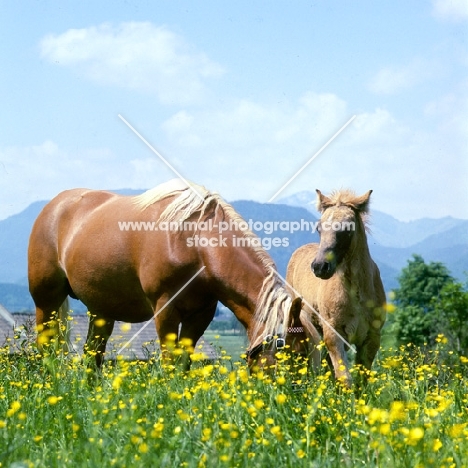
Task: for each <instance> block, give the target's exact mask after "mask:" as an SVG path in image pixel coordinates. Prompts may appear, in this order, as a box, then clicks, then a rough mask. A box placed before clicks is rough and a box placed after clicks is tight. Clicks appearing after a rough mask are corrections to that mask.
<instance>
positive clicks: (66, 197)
mask: <svg viewBox="0 0 468 468" xmlns="http://www.w3.org/2000/svg"><path fill="white" fill-rule="evenodd" d="M115 196H116V195H115V194H112V193H110V192H104V191H97V190H89V189H72V190H66V191H64V192H61V193H60V194H58V195H57V196H56V197H55V198H53V199H52V200H51V201H50V202H49V203H48V204H47V205H46V206H45V207H44V208H43V209H42V211H41V212H40V213H39V216H38V217H37V219H36V221H35V222H34V225H33V228H32V231H31V235H30V238H29V247H28V276H29V282H30V286H31V284H34V282H35V281H37V280H38V278H40V277H44V276H47V275H48V274H49V275H51V274H54V272H55V271H56V270H57V269H59V268H60V257H61V250H62V247H63V245H64V244H66V242H67V240H68V239H69V238H70V237H71V236H73V232H75V231H76V230H77V229H79V227H80V225H81V224H82V222H83V220H84V219H85V218H86V216H88V215H89V213H92V212H93V210H95V209H96V208H97V207H99V206H100V205H102V204H103V203H105V202H106V201H107V200H109V199H110V198H112V197H115Z"/></svg>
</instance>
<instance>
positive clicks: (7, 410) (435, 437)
mask: <svg viewBox="0 0 468 468" xmlns="http://www.w3.org/2000/svg"><path fill="white" fill-rule="evenodd" d="M213 339H214V341H215V342H216V339H215V338H214V337H213ZM438 341H439V343H438V348H437V349H435V350H433V351H431V352H429V353H427V354H426V355H424V354H422V353H421V352H420V351H419V350H418V349H417V348H415V347H413V346H406V347H401V348H398V349H395V348H392V347H389V348H385V349H382V350H381V352H380V353H379V355H378V359H377V360H376V362H375V364H374V369H373V371H372V373H371V375H370V379H369V383H368V386H367V387H366V388H365V389H364V390H363V391H362V392H361V393H360V394H356V393H355V392H354V391H350V390H347V389H345V388H341V387H340V386H339V384H337V383H336V382H334V381H333V380H332V377H331V374H330V372H329V370H328V368H327V366H326V364H325V361H324V362H323V366H322V369H321V370H319V371H318V372H316V373H315V374H312V373H311V372H310V371H308V370H307V367H306V365H305V363H304V362H299V361H297V362H294V363H292V364H291V363H289V362H288V361H287V359H286V356H279V357H280V361H284V362H282V363H280V364H279V365H278V367H277V369H276V371H275V373H274V374H272V375H267V374H265V373H262V372H260V373H257V374H252V375H251V374H249V372H248V369H247V367H246V365H245V363H244V362H243V360H242V359H238V357H239V353H237V355H236V356H234V358H231V356H229V355H228V353H227V351H226V350H225V349H220V350H219V351H220V354H221V358H220V359H219V360H217V361H216V362H211V363H208V364H206V363H205V362H203V356H201V355H200V353H198V352H197V350H195V353H194V355H193V359H194V364H193V366H192V369H191V370H190V371H189V372H187V373H183V372H181V371H178V370H177V369H175V368H174V367H173V366H172V365H169V364H162V363H161V360H160V359H159V358H158V356H154V357H153V358H150V359H149V360H148V361H124V360H117V361H115V362H107V363H106V364H105V365H104V367H103V369H102V374H101V375H100V376H97V377H96V376H95V374H94V372H92V371H90V369H88V368H87V367H86V365H85V364H84V363H83V360H82V358H81V357H80V356H61V355H56V354H55V353H53V352H50V354H48V355H46V356H45V357H42V356H40V355H39V354H38V353H37V351H36V350H35V347H34V345H32V344H29V343H24V344H23V349H24V352H23V353H21V354H15V355H11V354H9V349H10V347H11V345H12V343H11V342H10V343H8V342H7V343H6V344H5V346H4V347H3V348H1V350H0V376H1V377H0V466H1V467H11V468H21V467H30V468H33V467H44V466H47V467H67V466H70V467H72V466H73V467H140V466H141V467H147V466H157V467H190V468H192V467H193V468H202V467H213V468H214V467H216V468H218V467H223V466H226V467H245V466H255V467H295V468H296V467H297V468H299V467H308V468H309V467H338V466H339V467H356V466H365V467H433V466H434V467H435V466H437V467H439V468H445V467H463V466H468V417H467V416H468V410H467V408H468V388H467V387H468V379H467V370H468V360H467V359H465V358H458V357H455V356H454V355H451V354H449V353H448V352H447V351H446V349H445V348H444V346H445V343H444V342H445V341H446V340H445V338H444V337H443V336H440V337H439V340H438ZM449 361H450V362H451V364H450V365H448V364H447V362H449ZM353 372H354V374H357V373H359V372H360V370H359V369H353Z"/></svg>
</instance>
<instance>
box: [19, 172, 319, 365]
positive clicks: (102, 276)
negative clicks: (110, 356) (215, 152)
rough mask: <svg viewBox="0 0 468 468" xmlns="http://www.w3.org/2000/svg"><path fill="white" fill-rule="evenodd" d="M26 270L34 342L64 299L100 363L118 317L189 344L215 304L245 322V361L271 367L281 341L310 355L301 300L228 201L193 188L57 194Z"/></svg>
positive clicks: (171, 185) (36, 229)
mask: <svg viewBox="0 0 468 468" xmlns="http://www.w3.org/2000/svg"><path fill="white" fill-rule="evenodd" d="M239 238H242V239H243V240H244V242H243V243H242V244H239V243H238V240H239ZM28 266H29V271H28V276H29V289H30V292H31V295H32V297H33V299H34V303H35V305H36V322H37V326H38V331H39V335H38V346H39V348H41V346H42V345H43V343H44V342H45V341H47V339H48V336H49V335H51V334H53V333H54V331H53V330H51V326H50V322H51V319H52V318H53V313H54V311H62V312H63V308H61V304H62V303H64V301H65V300H66V299H67V296H71V297H73V298H77V299H80V300H81V301H82V302H83V303H84V304H85V305H86V306H87V307H88V310H89V311H90V312H91V318H90V324H89V330H88V337H87V342H86V344H87V348H88V349H89V350H91V351H94V352H95V353H96V354H95V357H96V364H97V366H98V367H100V366H101V364H102V361H103V354H104V351H105V347H106V343H107V340H108V338H109V336H110V335H111V333H112V330H113V327H114V322H115V321H116V320H120V321H125V322H143V321H147V320H149V319H151V318H152V317H153V316H155V322H156V330H157V333H158V336H159V338H160V341H161V344H162V345H164V344H165V343H167V340H166V337H167V336H168V335H169V334H175V336H177V339H178V340H181V339H183V338H185V339H187V338H188V339H190V340H191V342H192V343H193V344H195V343H196V342H197V341H198V339H199V338H200V337H201V336H202V334H203V332H204V331H205V330H206V328H207V327H208V325H209V323H210V322H211V321H212V319H213V317H214V314H215V311H216V304H217V302H218V301H221V302H222V303H223V304H224V305H225V306H227V307H228V308H229V309H230V310H231V311H232V312H233V313H234V314H235V316H236V317H237V319H238V320H239V321H240V322H241V323H242V324H243V325H244V327H245V328H246V330H247V336H248V339H249V341H250V346H251V350H250V351H248V352H247V354H248V356H249V364H250V365H251V366H252V365H254V364H259V365H261V364H264V363H267V364H274V361H275V360H274V354H273V355H272V353H271V350H274V349H275V348H276V347H278V348H279V347H281V345H283V344H284V343H287V344H289V346H291V347H292V349H293V350H295V351H297V352H301V353H304V352H308V349H305V347H306V343H305V340H306V339H307V337H308V335H306V334H305V332H304V329H303V328H302V326H301V324H300V323H299V326H298V323H297V319H296V317H298V314H299V312H300V310H301V300H300V299H298V300H294V301H293V298H292V297H291V295H290V294H289V293H288V292H286V290H285V289H284V288H283V287H282V286H281V284H280V282H279V281H278V278H277V276H276V273H275V265H274V263H273V260H272V259H271V257H270V256H269V255H268V254H267V253H266V251H265V250H264V249H263V248H262V247H261V242H260V239H259V238H258V237H257V236H255V235H254V234H253V233H252V232H251V231H249V230H248V226H247V223H246V222H245V221H244V220H243V219H242V218H241V217H240V216H239V215H238V214H237V213H236V212H235V211H234V209H233V208H232V206H230V205H229V204H227V203H226V202H224V201H223V200H222V199H221V197H219V196H218V195H217V194H213V193H210V192H208V191H207V190H206V189H205V188H203V187H200V186H192V185H190V186H189V187H188V186H187V184H185V183H183V182H182V181H178V180H174V181H169V182H167V183H165V184H162V185H160V186H158V187H156V188H154V189H152V190H149V191H147V192H145V193H143V194H141V195H138V196H135V197H128V196H119V195H116V194H113V193H110V192H104V191H95V190H87V189H74V190H67V191H65V192H62V193H60V194H59V195H58V196H57V197H56V198H54V199H53V200H52V201H51V202H50V203H49V204H48V205H46V206H45V208H44V209H43V211H42V212H41V213H40V214H39V216H38V218H37V220H36V222H35V224H34V226H33V229H32V233H31V237H30V242H29V252H28ZM197 272H198V273H199V274H198V275H196V274H197ZM191 278H192V281H190V282H189V280H190V279H191ZM186 283H189V284H186ZM52 323H53V321H52ZM291 327H293V328H291ZM309 327H310V324H309ZM172 336H174V335H172ZM270 336H274V337H275V339H274V340H270V338H269V337H270ZM265 337H268V340H266V342H265V344H263V343H264V338H265ZM278 340H279V341H278ZM307 346H308V345H307ZM163 347H164V346H163ZM263 355H265V357H264V356H263Z"/></svg>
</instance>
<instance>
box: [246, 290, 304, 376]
mask: <svg viewBox="0 0 468 468" xmlns="http://www.w3.org/2000/svg"><path fill="white" fill-rule="evenodd" d="M301 309H302V299H301V298H299V297H298V298H296V299H294V300H293V301H292V304H291V308H290V310H289V318H288V321H287V324H285V326H284V329H283V330H282V331H278V332H277V333H276V334H272V333H268V334H266V335H265V336H264V337H263V338H262V341H261V342H260V343H258V344H256V345H254V346H253V347H252V348H250V349H249V350H248V351H247V352H246V355H247V363H248V365H249V367H250V369H256V368H260V369H271V368H273V367H275V366H276V363H277V361H278V353H282V352H286V353H287V355H288V357H289V358H292V359H294V358H300V359H301V360H302V361H307V359H308V358H309V356H310V353H311V351H310V350H311V347H310V346H309V338H308V336H307V334H306V330H305V329H304V326H303V324H302V322H301V319H300V317H299V316H300V313H301Z"/></svg>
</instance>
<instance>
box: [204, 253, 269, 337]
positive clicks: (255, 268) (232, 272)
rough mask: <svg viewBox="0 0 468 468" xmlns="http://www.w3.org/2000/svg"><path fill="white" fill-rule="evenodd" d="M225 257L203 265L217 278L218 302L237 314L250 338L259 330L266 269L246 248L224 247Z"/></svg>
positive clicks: (208, 259) (212, 259)
mask: <svg viewBox="0 0 468 468" xmlns="http://www.w3.org/2000/svg"><path fill="white" fill-rule="evenodd" d="M207 253H208V252H207ZM222 253H223V254H224V255H223V256H218V255H215V256H214V257H212V258H205V259H204V263H205V265H207V267H208V271H209V272H210V276H211V277H212V278H215V288H216V290H215V294H216V295H217V297H218V299H219V300H220V301H221V302H222V303H223V304H224V305H225V306H226V307H228V308H229V309H230V310H231V311H232V312H233V313H234V315H235V316H236V318H237V319H238V320H239V321H240V322H241V323H242V324H243V325H244V327H245V328H246V330H247V335H248V336H249V338H251V335H252V333H253V330H254V329H255V328H256V317H255V312H256V309H257V305H258V300H259V296H260V293H261V291H262V288H263V285H264V281H265V278H266V277H267V268H266V267H265V266H264V265H263V264H262V263H261V260H260V259H257V258H256V256H255V254H254V253H252V252H247V251H244V248H239V247H237V248H233V250H232V251H231V248H230V247H225V248H223V249H222ZM210 257H211V256H210Z"/></svg>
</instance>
